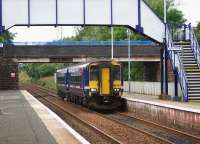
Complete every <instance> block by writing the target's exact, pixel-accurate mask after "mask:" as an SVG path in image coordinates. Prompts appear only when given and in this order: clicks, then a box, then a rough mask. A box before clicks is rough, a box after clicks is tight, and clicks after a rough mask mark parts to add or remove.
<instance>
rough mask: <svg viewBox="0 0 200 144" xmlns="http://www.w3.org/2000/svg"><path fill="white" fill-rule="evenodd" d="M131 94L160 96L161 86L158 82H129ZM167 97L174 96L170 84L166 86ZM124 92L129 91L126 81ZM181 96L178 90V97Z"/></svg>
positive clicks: (172, 85) (172, 84) (172, 87)
mask: <svg viewBox="0 0 200 144" xmlns="http://www.w3.org/2000/svg"><path fill="white" fill-rule="evenodd" d="M130 88H131V92H133V93H139V94H147V95H156V96H158V95H160V94H161V85H160V82H131V86H130ZM168 88H169V95H171V96H174V83H173V82H171V83H169V84H168ZM124 91H125V92H128V91H129V83H128V82H127V81H125V82H124ZM180 95H181V91H180V88H179V96H180Z"/></svg>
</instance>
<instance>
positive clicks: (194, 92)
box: [188, 91, 200, 96]
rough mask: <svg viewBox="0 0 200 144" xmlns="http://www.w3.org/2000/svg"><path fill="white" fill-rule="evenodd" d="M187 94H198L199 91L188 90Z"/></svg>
mask: <svg viewBox="0 0 200 144" xmlns="http://www.w3.org/2000/svg"><path fill="white" fill-rule="evenodd" d="M188 94H189V95H190V94H198V95H199V96H200V91H188Z"/></svg>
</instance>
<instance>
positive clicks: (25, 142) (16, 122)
mask: <svg viewBox="0 0 200 144" xmlns="http://www.w3.org/2000/svg"><path fill="white" fill-rule="evenodd" d="M65 143H66V144H76V143H77V144H78V143H86V144H87V143H89V142H88V141H87V140H85V139H84V138H83V137H82V136H80V135H79V134H78V133H77V132H76V131H75V130H73V129H72V128H71V127H70V126H69V125H67V124H66V123H65V122H64V121H63V120H62V119H60V118H59V117H58V116H57V115H56V114H55V113H54V112H52V111H51V110H50V109H48V108H47V107H46V106H44V105H43V104H42V103H40V102H39V101H38V100H37V99H35V98H34V97H33V96H32V95H31V94H29V93H28V92H27V91H20V90H14V91H0V144H65Z"/></svg>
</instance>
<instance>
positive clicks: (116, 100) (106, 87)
mask: <svg viewBox="0 0 200 144" xmlns="http://www.w3.org/2000/svg"><path fill="white" fill-rule="evenodd" d="M55 78H56V83H57V90H58V94H59V96H61V97H62V98H65V99H66V100H68V101H71V102H74V103H77V104H83V105H85V106H87V107H90V108H95V109H103V110H111V109H116V108H119V107H121V106H122V102H123V99H122V98H121V96H122V93H123V80H122V66H121V64H120V63H118V62H115V61H98V62H90V63H85V64H79V65H75V66H70V67H67V68H64V69H60V70H57V72H56V74H55Z"/></svg>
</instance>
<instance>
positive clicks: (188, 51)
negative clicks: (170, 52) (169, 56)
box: [179, 49, 193, 54]
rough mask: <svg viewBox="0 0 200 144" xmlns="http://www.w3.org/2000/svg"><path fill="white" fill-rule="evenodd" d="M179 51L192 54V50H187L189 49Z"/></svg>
mask: <svg viewBox="0 0 200 144" xmlns="http://www.w3.org/2000/svg"><path fill="white" fill-rule="evenodd" d="M179 53H180V54H182V53H183V54H184V53H191V54H193V52H192V50H189V49H187V50H182V51H179Z"/></svg>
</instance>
